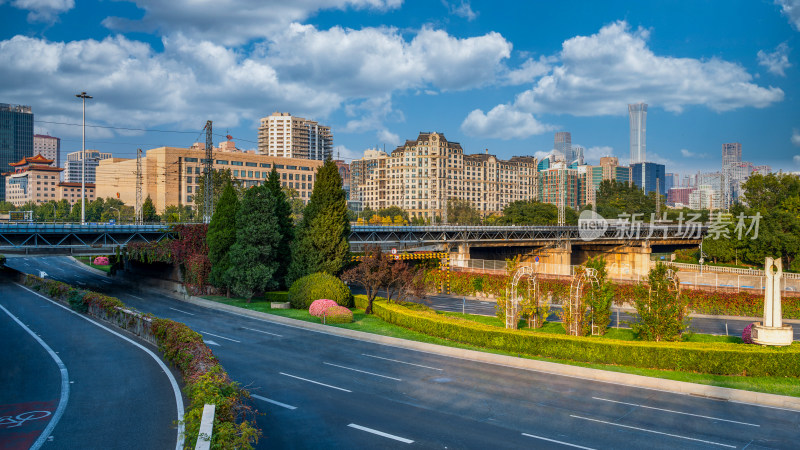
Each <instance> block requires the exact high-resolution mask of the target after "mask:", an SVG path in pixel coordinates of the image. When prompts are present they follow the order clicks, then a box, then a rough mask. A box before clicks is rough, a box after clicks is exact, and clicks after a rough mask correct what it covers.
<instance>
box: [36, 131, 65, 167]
mask: <svg viewBox="0 0 800 450" xmlns="http://www.w3.org/2000/svg"><path fill="white" fill-rule="evenodd" d="M60 153H61V139H59V138H57V137H53V136H47V135H44V134H34V135H33V154H34V156H36V155H42V156H44V157H45V158H47V159H52V160H53V163H52V164H51V165H52V166H54V167H61V155H60Z"/></svg>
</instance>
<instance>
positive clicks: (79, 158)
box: [64, 149, 111, 183]
mask: <svg viewBox="0 0 800 450" xmlns="http://www.w3.org/2000/svg"><path fill="white" fill-rule="evenodd" d="M85 154H86V155H85V156H86V169H85V170H86V180H85V182H86V183H95V182H96V180H95V170H97V166H98V165H99V164H100V161H102V160H104V159H108V158H111V153H104V152H101V151H99V150H89V149H87V150H86V152H85ZM83 158H84V152H80V151H78V152H72V153H68V154H67V164H66V169H67V170H66V172H64V181H66V182H68V183H80V182H81V180H82V176H83V175H82V174H83V171H84V166H83Z"/></svg>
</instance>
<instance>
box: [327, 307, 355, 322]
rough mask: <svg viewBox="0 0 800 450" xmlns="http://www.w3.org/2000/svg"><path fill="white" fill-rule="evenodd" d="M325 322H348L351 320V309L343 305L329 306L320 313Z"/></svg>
mask: <svg viewBox="0 0 800 450" xmlns="http://www.w3.org/2000/svg"><path fill="white" fill-rule="evenodd" d="M322 316H323V319H322V320H323V321H324V322H325V323H350V322H352V321H353V311H350V310H349V309H347V308H345V307H344V306H339V305H336V306H331V307H330V308H328V309H326V310H325V312H324V313H323V314H322Z"/></svg>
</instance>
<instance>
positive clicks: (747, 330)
mask: <svg viewBox="0 0 800 450" xmlns="http://www.w3.org/2000/svg"><path fill="white" fill-rule="evenodd" d="M753 325H755V324H754V323H750V324H747V326H746V327H744V331H742V342H744V343H745V344H755V342H753V335H752V331H751V330H752V329H753Z"/></svg>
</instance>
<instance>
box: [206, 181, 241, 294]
mask: <svg viewBox="0 0 800 450" xmlns="http://www.w3.org/2000/svg"><path fill="white" fill-rule="evenodd" d="M238 210H239V198H238V197H237V196H236V190H235V189H234V187H233V184H231V183H227V184H225V188H224V189H223V190H222V195H221V196H220V198H219V202H217V205H216V208H214V215H213V216H212V217H211V223H209V224H208V232H207V233H206V243H208V259H209V261H211V274H210V281H211V284H212V285H214V286H215V287H217V288H224V289H225V291H226V295H227V296H228V297H230V292H231V279H230V276H229V274H228V270H229V269H230V267H231V259H230V249H231V247H232V246H233V244H234V243H235V242H236V213H237V212H238Z"/></svg>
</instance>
